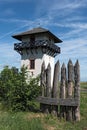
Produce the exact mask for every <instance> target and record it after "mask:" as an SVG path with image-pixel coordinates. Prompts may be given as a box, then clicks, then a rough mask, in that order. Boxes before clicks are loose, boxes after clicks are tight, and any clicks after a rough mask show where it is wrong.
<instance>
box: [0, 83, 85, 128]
mask: <svg viewBox="0 0 87 130" xmlns="http://www.w3.org/2000/svg"><path fill="white" fill-rule="evenodd" d="M86 85H87V84H86ZM0 108H1V107H0ZM80 111H81V121H79V122H66V121H65V120H64V119H61V120H60V119H58V118H57V117H53V116H52V115H44V114H41V113H33V112H16V113H13V112H8V111H7V110H6V109H5V110H2V108H1V110H0V130H87V93H85V92H81V102H80Z"/></svg>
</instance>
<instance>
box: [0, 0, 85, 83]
mask: <svg viewBox="0 0 87 130" xmlns="http://www.w3.org/2000/svg"><path fill="white" fill-rule="evenodd" d="M38 26H40V27H43V28H46V29H48V30H50V31H51V32H52V33H54V34H55V35H56V36H57V37H59V38H60V39H61V40H62V41H63V42H62V43H60V44H58V46H59V47H60V48H61V54H59V55H58V56H57V57H56V58H55V60H58V59H59V60H60V64H61V65H62V63H63V62H64V63H65V64H66V66H67V63H68V61H69V59H71V60H72V62H73V64H75V62H76V60H77V59H78V60H79V63H80V73H81V81H87V0H0V70H2V69H3V67H4V66H6V65H8V66H10V67H12V66H15V67H17V68H20V63H21V56H20V54H18V53H17V52H16V51H14V43H18V42H20V41H17V40H16V39H14V38H12V35H14V34H17V33H21V32H24V31H27V30H30V29H32V28H36V27H38Z"/></svg>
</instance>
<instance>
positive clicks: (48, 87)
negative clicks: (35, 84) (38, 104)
mask: <svg viewBox="0 0 87 130" xmlns="http://www.w3.org/2000/svg"><path fill="white" fill-rule="evenodd" d="M46 97H51V66H50V64H48V67H47V69H46ZM43 107H44V112H45V113H47V114H48V113H50V111H51V110H50V109H51V105H47V104H44V106H43Z"/></svg>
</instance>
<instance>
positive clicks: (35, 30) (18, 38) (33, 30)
mask: <svg viewBox="0 0 87 130" xmlns="http://www.w3.org/2000/svg"><path fill="white" fill-rule="evenodd" d="M39 33H47V34H48V35H50V36H51V37H52V38H53V39H54V42H55V43H60V42H62V40H60V39H59V38H58V37H56V36H55V35H54V34H53V33H51V32H50V31H49V30H47V29H44V28H41V27H38V28H33V29H32V30H29V31H26V32H22V33H19V34H16V35H13V36H12V37H13V38H15V39H17V40H20V41H21V40H22V37H23V36H25V35H32V34H39Z"/></svg>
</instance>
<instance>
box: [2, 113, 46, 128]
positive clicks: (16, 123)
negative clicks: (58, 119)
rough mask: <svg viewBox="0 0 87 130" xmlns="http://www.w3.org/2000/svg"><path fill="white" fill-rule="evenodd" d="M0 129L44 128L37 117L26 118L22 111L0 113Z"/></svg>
mask: <svg viewBox="0 0 87 130" xmlns="http://www.w3.org/2000/svg"><path fill="white" fill-rule="evenodd" d="M0 130H44V128H43V126H42V123H41V120H40V119H39V118H32V120H27V119H25V118H24V113H22V112H18V113H8V112H1V113H0Z"/></svg>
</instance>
